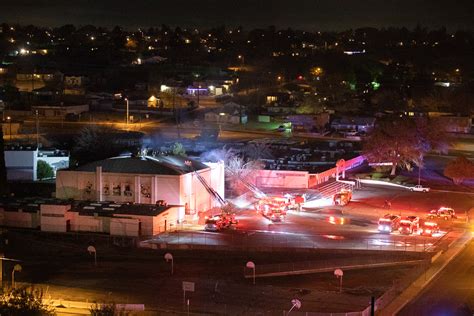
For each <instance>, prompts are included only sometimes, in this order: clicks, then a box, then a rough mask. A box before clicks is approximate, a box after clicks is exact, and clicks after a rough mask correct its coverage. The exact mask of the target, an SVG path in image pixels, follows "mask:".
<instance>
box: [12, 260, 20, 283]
mask: <svg viewBox="0 0 474 316" xmlns="http://www.w3.org/2000/svg"><path fill="white" fill-rule="evenodd" d="M15 271H16V272H21V265H19V264H18V263H17V264H15V266H14V267H13V270H12V289H14V288H15Z"/></svg>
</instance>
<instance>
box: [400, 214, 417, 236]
mask: <svg viewBox="0 0 474 316" xmlns="http://www.w3.org/2000/svg"><path fill="white" fill-rule="evenodd" d="M419 227H420V218H419V217H418V216H407V217H404V218H402V219H401V220H400V227H399V228H398V231H399V232H400V234H404V235H411V234H416V233H418V229H419Z"/></svg>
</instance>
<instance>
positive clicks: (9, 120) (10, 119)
mask: <svg viewBox="0 0 474 316" xmlns="http://www.w3.org/2000/svg"><path fill="white" fill-rule="evenodd" d="M7 121H8V122H9V124H10V141H11V140H12V118H11V117H10V116H7Z"/></svg>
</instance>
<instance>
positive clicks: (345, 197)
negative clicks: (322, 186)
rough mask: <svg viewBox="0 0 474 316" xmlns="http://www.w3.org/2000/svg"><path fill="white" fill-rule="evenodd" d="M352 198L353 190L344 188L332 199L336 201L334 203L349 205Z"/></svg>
mask: <svg viewBox="0 0 474 316" xmlns="http://www.w3.org/2000/svg"><path fill="white" fill-rule="evenodd" d="M351 199H352V191H350V190H346V189H342V190H341V191H339V192H337V193H336V194H334V196H333V198H332V200H333V201H334V205H341V206H344V205H347V204H348V203H349V202H350V201H351Z"/></svg>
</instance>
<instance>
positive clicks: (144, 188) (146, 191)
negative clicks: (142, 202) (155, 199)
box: [140, 184, 151, 198]
mask: <svg viewBox="0 0 474 316" xmlns="http://www.w3.org/2000/svg"><path fill="white" fill-rule="evenodd" d="M140 193H141V195H142V197H145V198H151V193H150V186H149V185H147V184H141V185H140Z"/></svg>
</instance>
